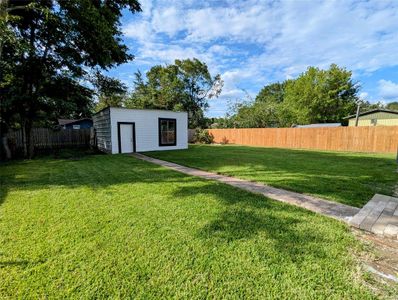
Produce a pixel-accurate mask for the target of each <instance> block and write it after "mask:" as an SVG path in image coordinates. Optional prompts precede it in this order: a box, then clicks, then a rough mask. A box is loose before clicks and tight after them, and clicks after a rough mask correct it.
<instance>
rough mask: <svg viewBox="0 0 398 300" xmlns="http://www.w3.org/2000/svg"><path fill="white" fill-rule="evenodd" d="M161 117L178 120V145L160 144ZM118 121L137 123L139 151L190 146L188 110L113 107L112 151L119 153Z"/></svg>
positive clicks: (136, 136)
mask: <svg viewBox="0 0 398 300" xmlns="http://www.w3.org/2000/svg"><path fill="white" fill-rule="evenodd" d="M159 118H171V119H176V120H177V145H176V146H159V132H158V131H159V120H158V119H159ZM117 122H134V123H135V140H136V151H137V152H144V151H157V150H173V149H186V148H188V115H187V113H186V112H173V111H166V110H145V109H143V110H141V109H125V108H114V107H112V108H111V128H112V153H119V149H118V135H117Z"/></svg>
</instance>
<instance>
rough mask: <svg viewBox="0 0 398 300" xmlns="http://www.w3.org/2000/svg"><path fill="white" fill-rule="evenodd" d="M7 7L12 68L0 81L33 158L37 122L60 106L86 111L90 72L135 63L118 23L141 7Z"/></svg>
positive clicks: (82, 2) (76, 0)
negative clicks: (124, 14) (127, 12)
mask: <svg viewBox="0 0 398 300" xmlns="http://www.w3.org/2000/svg"><path fill="white" fill-rule="evenodd" d="M6 8H7V9H8V10H9V14H10V15H11V16H12V18H9V19H8V20H7V28H8V29H10V31H12V32H13V33H14V40H12V39H7V40H5V41H3V45H2V46H3V47H2V50H3V51H2V61H3V62H2V64H3V63H4V64H5V65H8V66H10V67H9V68H8V69H7V72H8V73H6V74H2V77H1V78H0V80H1V83H0V84H1V88H2V91H1V94H0V95H1V97H2V98H3V99H7V103H6V104H5V105H6V106H7V110H10V111H13V112H15V115H16V116H17V118H18V122H19V123H20V125H21V127H22V129H23V132H24V137H25V143H24V144H25V154H26V155H27V156H28V157H31V156H32V154H33V145H32V143H31V141H30V136H31V130H32V127H33V125H34V124H35V122H38V121H40V120H43V119H47V118H49V117H50V116H51V115H53V114H54V112H56V111H57V109H60V108H61V110H62V111H63V113H64V114H66V113H68V114H70V115H75V114H78V113H79V114H81V113H82V112H83V114H85V113H88V109H87V108H88V107H89V106H90V105H91V94H90V93H91V91H90V90H89V89H88V88H87V87H85V85H84V84H83V83H82V78H83V77H84V76H85V75H86V72H87V70H90V69H94V68H100V69H108V68H111V67H113V66H116V65H119V64H121V63H124V62H127V61H128V60H131V59H133V56H132V55H131V54H129V53H128V49H127V46H126V45H124V44H123V42H122V39H121V34H122V33H121V30H120V21H119V19H120V17H121V13H122V10H123V9H129V10H130V11H131V12H132V13H135V12H138V11H140V10H141V8H140V4H139V3H138V1H136V0H107V1H105V0H103V1H100V0H68V1H52V0H39V1H33V0H23V1H16V0H14V1H9V2H8V3H7V6H6ZM4 83H6V84H5V85H6V87H4ZM3 103H4V102H3V101H2V105H3ZM48 112H51V114H50V116H49V114H48Z"/></svg>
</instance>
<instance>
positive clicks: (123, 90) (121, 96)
mask: <svg viewBox="0 0 398 300" xmlns="http://www.w3.org/2000/svg"><path fill="white" fill-rule="evenodd" d="M91 83H92V84H93V86H94V88H95V93H96V96H97V103H96V105H95V111H100V110H101V109H103V108H105V107H108V106H111V107H123V106H124V102H125V100H126V96H127V86H126V85H125V84H124V83H123V82H121V81H120V80H119V79H117V78H112V77H109V76H106V75H103V74H101V73H100V72H99V71H97V72H96V73H95V74H94V76H93V77H92V78H91Z"/></svg>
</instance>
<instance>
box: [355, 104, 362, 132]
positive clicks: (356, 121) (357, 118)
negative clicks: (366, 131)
mask: <svg viewBox="0 0 398 300" xmlns="http://www.w3.org/2000/svg"><path fill="white" fill-rule="evenodd" d="M360 108H361V101H360V100H359V101H358V102H357V114H356V116H355V127H358V121H359V110H360Z"/></svg>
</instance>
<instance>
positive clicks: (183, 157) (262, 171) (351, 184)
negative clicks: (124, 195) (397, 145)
mask: <svg viewBox="0 0 398 300" xmlns="http://www.w3.org/2000/svg"><path fill="white" fill-rule="evenodd" d="M148 155H149V156H152V157H156V158H159V159H164V160H167V161H171V162H175V163H178V164H182V165H186V166H189V167H193V168H199V169H202V170H207V171H213V172H217V173H220V174H225V175H229V176H235V177H239V178H243V179H247V180H252V181H257V182H262V183H266V184H269V185H273V186H275V187H279V188H285V189H289V190H292V191H296V192H301V193H307V194H312V195H317V196H320V197H323V198H326V199H330V200H334V201H338V202H341V203H344V204H347V205H352V206H357V207H362V206H363V205H364V204H365V203H367V202H368V201H369V200H370V198H371V197H372V196H373V195H374V194H375V193H381V194H387V195H392V193H393V188H394V185H395V183H396V182H397V181H398V174H397V173H396V162H395V161H394V159H393V156H392V155H391V157H390V156H389V155H380V154H366V153H362V154H360V153H347V152H326V151H309V150H295V149H280V148H259V147H245V146H231V145H228V146H207V145H199V146H198V145H195V146H191V147H190V149H188V150H177V151H162V152H149V153H148Z"/></svg>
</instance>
